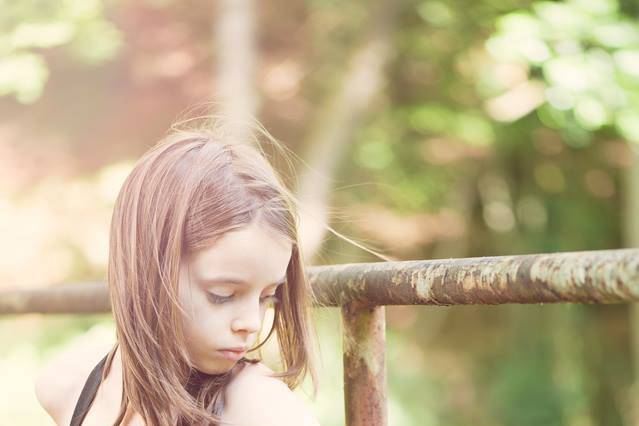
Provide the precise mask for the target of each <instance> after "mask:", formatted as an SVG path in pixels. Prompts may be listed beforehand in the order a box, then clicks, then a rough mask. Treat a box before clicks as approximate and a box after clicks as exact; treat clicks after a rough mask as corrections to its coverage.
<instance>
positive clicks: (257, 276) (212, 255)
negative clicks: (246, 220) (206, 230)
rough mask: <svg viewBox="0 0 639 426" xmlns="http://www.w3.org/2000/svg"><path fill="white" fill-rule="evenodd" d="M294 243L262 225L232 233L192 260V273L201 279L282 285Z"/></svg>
mask: <svg viewBox="0 0 639 426" xmlns="http://www.w3.org/2000/svg"><path fill="white" fill-rule="evenodd" d="M291 253H292V244H291V242H290V241H288V240H287V239H286V238H285V237H284V236H279V235H277V234H274V233H273V232H269V231H268V230H264V229H261V228H260V227H258V226H250V227H247V228H243V229H241V230H238V231H232V232H228V233H226V234H225V235H223V236H222V237H221V238H220V239H218V240H217V241H216V242H215V244H213V245H212V246H211V247H208V248H206V249H204V250H201V251H199V252H198V253H196V254H195V256H193V257H192V259H191V261H190V265H189V266H190V268H189V269H190V270H191V273H192V274H193V275H194V276H195V277H196V278H198V279H200V280H213V279H218V278H220V277H226V278H234V279H236V280H237V281H245V282H255V281H258V282H262V281H265V280H266V281H265V282H270V283H276V282H278V281H279V280H280V279H281V278H282V276H283V275H285V273H286V269H287V267H288V264H289V261H290V258H291Z"/></svg>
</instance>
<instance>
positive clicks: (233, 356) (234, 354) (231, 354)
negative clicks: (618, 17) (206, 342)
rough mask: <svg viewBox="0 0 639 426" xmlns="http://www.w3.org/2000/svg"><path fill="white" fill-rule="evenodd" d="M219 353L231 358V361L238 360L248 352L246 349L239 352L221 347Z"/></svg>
mask: <svg viewBox="0 0 639 426" xmlns="http://www.w3.org/2000/svg"><path fill="white" fill-rule="evenodd" d="M217 353H219V354H220V355H221V356H222V357H223V358H226V359H230V360H231V361H238V360H239V359H241V358H242V357H243V356H244V355H245V354H246V351H241V352H238V351H230V350H223V349H221V350H218V351H217Z"/></svg>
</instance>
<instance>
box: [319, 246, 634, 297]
mask: <svg viewBox="0 0 639 426" xmlns="http://www.w3.org/2000/svg"><path fill="white" fill-rule="evenodd" d="M309 276H310V280H311V283H312V284H313V288H316V289H317V297H318V302H319V303H320V304H322V305H330V306H343V305H344V304H345V303H350V302H353V301H360V302H362V303H368V304H370V305H473V304H484V305H496V304H506V303H560V302H563V303H622V302H636V301H639V249H618V250H591V251H577V252H562V253H548V254H528V255H515V256H492V257H472V258H461V259H454V258H453V259H433V260H415V261H402V262H375V263H356V264H343V265H331V266H330V267H314V268H309Z"/></svg>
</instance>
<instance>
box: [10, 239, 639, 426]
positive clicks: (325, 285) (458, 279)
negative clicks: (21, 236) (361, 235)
mask: <svg viewBox="0 0 639 426" xmlns="http://www.w3.org/2000/svg"><path fill="white" fill-rule="evenodd" d="M308 276H309V280H310V282H311V285H312V287H313V290H314V293H315V295H316V297H317V302H318V305H317V306H319V307H322V306H335V307H341V314H342V324H343V330H344V334H343V336H342V339H343V351H344V356H343V359H344V402H345V409H346V424H347V425H348V426H364V425H366V426H370V425H375V426H386V424H387V415H388V412H387V404H386V396H387V388H386V363H385V345H386V343H385V328H386V322H385V310H384V306H385V305H470V304H485V305H497V304H505V303H626V302H637V301H639V249H619V250H592V251H579V252H563V253H550V254H529V255H518V256H491V257H473V258H462V259H436V260H418V261H403V262H376V263H354V264H341V265H330V266H315V267H309V268H308ZM108 311H109V304H108V300H107V288H106V284H105V283H95V282H92V283H79V284H67V285H56V286H52V287H47V288H39V289H27V290H25V289H19V290H4V291H1V292H0V315H2V314H22V313H32V312H40V313H98V312H108Z"/></svg>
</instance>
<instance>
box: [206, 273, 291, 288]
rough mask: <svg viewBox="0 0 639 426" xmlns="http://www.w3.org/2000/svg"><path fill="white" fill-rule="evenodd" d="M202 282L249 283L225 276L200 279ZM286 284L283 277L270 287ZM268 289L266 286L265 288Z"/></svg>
mask: <svg viewBox="0 0 639 426" xmlns="http://www.w3.org/2000/svg"><path fill="white" fill-rule="evenodd" d="M200 281H201V282H202V284H207V285H209V284H237V285H249V283H248V282H247V281H244V280H243V279H240V278H235V277H230V276H229V277H227V276H223V275H221V276H217V277H213V278H206V279H202V280H200ZM285 282H286V275H284V277H282V278H280V279H279V280H278V281H277V282H274V283H273V284H270V285H274V286H276V287H277V286H280V285H282V284H284V283H285ZM267 287H268V286H267Z"/></svg>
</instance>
